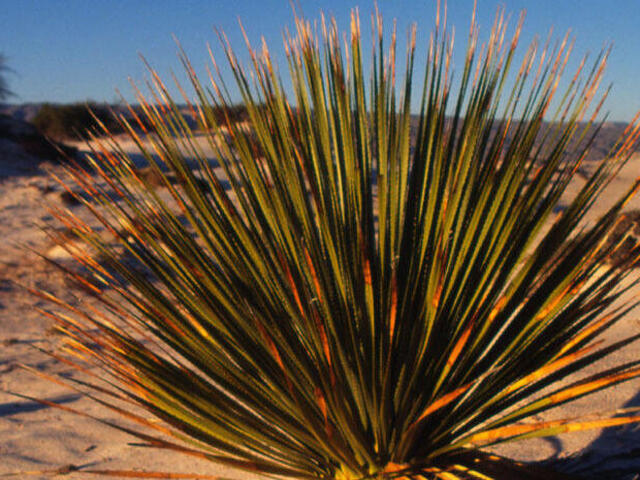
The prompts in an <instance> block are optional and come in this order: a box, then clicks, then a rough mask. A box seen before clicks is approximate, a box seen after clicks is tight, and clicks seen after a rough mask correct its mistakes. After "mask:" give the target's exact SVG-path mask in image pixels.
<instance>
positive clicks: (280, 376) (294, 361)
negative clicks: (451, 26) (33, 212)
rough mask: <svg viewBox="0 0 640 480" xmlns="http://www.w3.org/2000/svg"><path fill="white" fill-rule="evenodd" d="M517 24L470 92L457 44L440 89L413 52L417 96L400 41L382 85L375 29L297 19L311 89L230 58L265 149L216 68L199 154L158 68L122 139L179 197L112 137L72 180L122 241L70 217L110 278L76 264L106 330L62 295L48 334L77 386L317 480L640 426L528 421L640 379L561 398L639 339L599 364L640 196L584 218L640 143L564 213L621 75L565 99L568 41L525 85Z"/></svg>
mask: <svg viewBox="0 0 640 480" xmlns="http://www.w3.org/2000/svg"><path fill="white" fill-rule="evenodd" d="M522 21H523V17H521V19H520V21H519V23H518V25H517V27H516V28H515V30H514V31H513V32H512V33H511V34H508V32H507V29H508V27H507V22H506V21H505V19H504V12H499V13H498V15H497V17H496V21H495V23H494V26H493V29H492V31H491V34H490V37H489V39H488V41H487V42H486V43H485V44H483V45H482V46H479V45H478V28H477V25H476V23H475V21H474V20H472V22H471V26H470V30H469V34H468V40H467V42H468V44H467V50H466V56H465V61H464V65H463V68H462V71H461V76H460V78H459V81H457V83H456V84H454V82H453V75H452V63H453V62H452V54H453V38H452V35H451V34H450V32H449V30H448V29H447V28H446V26H444V24H445V23H446V22H440V20H439V19H438V20H437V21H436V25H435V29H434V31H433V33H432V35H431V37H430V41H429V44H428V57H427V58H426V62H425V70H424V73H422V74H417V73H416V69H417V67H416V58H415V55H416V53H415V52H416V29H415V27H413V28H412V29H411V30H410V32H409V35H408V42H407V50H406V56H405V62H404V69H403V70H402V74H400V73H398V72H399V71H400V66H399V65H400V64H401V62H398V61H397V60H396V50H397V41H396V33H395V30H394V32H393V34H392V35H391V39H390V42H389V44H388V46H387V45H386V44H385V39H384V35H383V24H382V19H381V17H380V16H379V15H377V14H376V15H375V16H374V17H373V22H372V25H373V45H372V49H371V52H370V60H365V57H366V56H367V55H368V54H367V53H366V52H364V51H363V42H362V40H361V28H360V19H359V17H358V14H357V12H354V13H353V14H352V16H351V26H350V29H349V31H348V32H347V33H346V35H345V38H344V44H343V42H342V37H341V35H340V32H339V30H338V27H337V24H336V21H335V19H328V20H327V19H325V18H324V17H323V18H322V19H321V21H320V22H319V24H317V26H316V24H314V26H312V25H311V23H310V22H309V21H307V20H305V19H303V18H296V22H295V31H294V32H286V34H285V51H286V60H287V63H286V65H287V66H288V70H289V72H288V73H289V78H290V80H291V82H290V88H285V86H284V84H283V81H282V79H281V74H280V73H279V71H278V69H277V68H276V65H275V64H274V62H273V61H272V57H271V55H270V53H269V50H268V49H267V47H266V45H262V47H261V48H260V50H259V51H256V50H254V49H253V48H252V47H251V46H250V45H249V42H248V41H247V45H248V51H249V54H250V66H249V67H247V68H245V67H244V66H243V65H242V64H241V62H240V60H239V59H238V57H237V56H236V54H235V52H234V50H233V49H232V48H231V46H230V45H229V42H228V41H227V39H226V37H225V36H224V34H220V39H221V42H222V45H223V47H224V55H225V57H226V60H227V62H228V64H229V67H230V69H231V72H232V74H233V84H234V89H237V91H238V92H239V94H240V95H241V97H242V102H243V104H244V105H245V107H246V115H247V123H246V124H244V125H243V124H239V123H236V122H234V121H232V119H233V118H234V115H235V114H234V111H235V110H234V107H233V103H232V102H231V100H230V94H229V90H230V87H228V86H227V83H226V80H225V79H224V78H222V76H221V75H220V72H219V70H218V67H217V63H216V60H215V59H214V56H213V54H212V56H211V59H212V69H211V72H210V77H209V82H208V84H207V85H205V84H203V83H201V81H200V79H199V78H198V77H197V76H196V74H195V73H194V69H193V68H192V66H191V64H190V62H189V60H188V58H187V57H186V55H185V54H184V53H181V60H182V63H183V65H184V67H185V69H186V72H187V74H188V76H189V80H190V83H191V86H192V87H193V89H194V91H195V101H194V100H193V99H191V98H190V97H189V96H188V95H187V94H186V93H184V90H183V88H182V87H181V86H180V85H179V84H178V85H177V86H178V89H179V91H180V92H182V95H183V100H182V101H184V102H185V103H186V104H187V106H188V108H189V111H190V113H191V116H192V118H193V119H195V120H196V121H197V123H198V125H197V127H194V128H196V129H197V130H198V131H199V132H203V133H201V134H198V135H196V134H195V133H194V129H192V128H191V127H190V126H189V124H188V123H187V121H186V120H185V117H184V116H183V114H182V112H181V107H180V106H179V105H178V103H176V101H174V100H173V99H172V98H171V95H170V94H169V91H168V88H167V87H166V86H165V84H164V83H163V82H162V80H161V79H160V78H159V76H158V75H157V74H156V73H155V71H153V70H152V69H150V74H151V85H150V87H151V89H150V93H149V96H148V97H145V96H144V95H143V94H142V93H141V92H140V91H138V90H136V93H137V102H139V105H140V109H141V110H142V111H143V114H140V115H139V114H138V113H136V112H135V111H134V110H133V109H132V110H131V112H132V117H133V118H134V120H133V121H132V122H129V121H128V120H127V119H126V118H125V117H124V116H121V117H120V122H121V126H122V128H123V129H124V130H125V131H126V132H127V134H128V136H129V138H130V140H132V141H133V142H135V144H136V145H137V146H138V148H139V152H140V154H141V155H142V156H144V158H145V159H146V161H147V162H148V165H149V166H150V168H151V169H152V170H153V171H155V173H156V174H157V176H159V178H160V179H164V187H163V189H162V192H161V191H160V190H158V187H157V185H151V184H150V183H149V182H148V181H147V180H145V179H144V178H142V177H140V176H139V175H138V174H137V171H138V170H137V168H136V165H134V161H133V159H132V157H131V156H130V155H129V154H128V153H127V152H126V151H125V150H124V148H123V147H121V145H120V144H119V143H118V142H119V141H118V140H117V139H116V138H115V137H106V138H105V137H102V136H101V134H102V133H105V134H108V133H109V132H108V129H103V130H104V131H100V129H98V131H96V132H95V134H94V136H93V138H92V141H91V142H90V145H91V147H92V149H93V152H92V154H91V155H90V156H89V162H90V163H91V166H92V169H93V175H97V178H98V180H96V177H95V176H91V175H88V174H87V173H86V172H85V171H84V170H82V169H81V168H80V167H74V166H71V167H69V174H70V175H71V177H72V179H73V182H74V183H75V186H74V187H73V188H74V191H77V189H78V188H80V189H82V190H83V191H84V193H83V195H82V196H79V198H78V199H79V201H81V202H82V203H83V204H84V205H85V206H86V207H87V208H88V209H90V210H91V211H92V213H93V214H94V217H95V220H96V221H97V223H98V224H100V227H102V228H100V229H99V228H95V226H92V225H88V224H86V223H85V222H83V221H81V220H80V219H79V218H77V217H76V216H74V214H73V213H72V212H69V211H66V212H62V211H60V212H57V217H58V218H59V220H60V221H62V222H63V224H64V225H65V226H66V227H68V229H69V231H71V232H72V233H73V235H74V237H77V238H80V239H82V240H83V241H84V242H86V243H87V244H88V245H89V246H90V247H91V250H93V251H94V252H97V253H98V255H99V256H100V259H101V262H97V261H96V260H95V259H94V258H95V257H92V256H90V255H88V254H86V253H84V252H82V251H79V250H75V249H74V250H73V251H71V254H73V255H74V256H75V257H76V259H77V261H78V262H79V264H81V265H82V267H83V269H84V270H83V273H77V272H73V271H70V272H69V275H70V276H72V277H73V278H75V279H76V280H77V282H78V284H79V286H81V287H82V288H83V289H84V290H85V291H86V292H87V293H88V294H89V295H92V296H94V297H95V298H96V299H97V300H98V301H99V302H100V304H101V305H102V309H100V310H89V309H88V307H87V308H84V309H83V307H78V306H72V305H66V304H65V303H64V302H62V301H60V300H58V299H55V298H53V297H51V296H49V295H48V294H46V293H44V292H40V295H41V296H43V297H45V298H47V299H48V300H50V301H52V302H54V303H55V305H56V306H57V307H62V308H66V309H67V310H68V313H59V310H56V309H52V310H51V311H50V312H48V314H49V315H50V316H52V317H53V318H55V320H56V322H57V325H58V329H59V331H60V332H61V333H63V334H64V335H65V336H66V339H67V345H66V347H65V352H66V353H67V354H68V355H62V356H59V358H61V359H63V361H65V362H67V363H68V364H69V365H73V366H75V367H76V368H77V369H78V370H79V373H81V374H82V376H81V377H82V378H81V377H77V378H72V379H58V380H57V381H62V382H64V383H65V384H68V385H69V386H70V387H71V388H74V389H76V390H78V391H80V392H83V393H84V394H85V395H86V396H87V397H89V398H91V399H93V400H95V401H96V402H99V403H100V404H101V405H103V406H104V407H105V408H107V409H111V410H112V411H115V412H117V413H119V414H121V415H122V417H123V420H126V421H128V422H129V423H128V424H127V425H126V426H125V425H124V424H115V423H110V422H108V421H106V420H99V421H102V422H103V423H107V424H109V425H113V426H114V427H115V428H119V429H121V430H123V431H126V432H128V433H130V434H131V435H133V436H135V437H137V438H138V439H139V440H140V441H142V442H144V443H145V444H147V445H148V446H153V447H157V448H161V449H168V450H172V451H177V452H181V453H183V454H185V455H191V456H194V457H198V458H205V459H209V460H211V461H214V462H219V463H222V464H225V465H228V466H231V467H237V468H241V469H245V470H249V471H253V472H259V473H264V474H274V475H280V476H285V477H293V478H299V479H311V478H323V479H334V480H355V479H358V480H359V479H362V480H364V479H371V478H378V479H383V478H384V479H392V478H416V479H418V478H428V479H435V478H447V479H455V478H491V477H492V476H493V474H492V473H491V472H495V471H497V470H496V467H495V465H493V466H492V464H495V463H496V462H493V461H492V458H494V457H491V456H489V455H485V454H483V453H482V452H481V449H483V448H485V447H488V446H491V445H496V444H499V443H502V442H509V441H516V440H521V439H525V438H532V437H540V436H548V435H557V434H560V433H564V432H572V431H576V430H582V429H587V428H601V427H605V426H611V425H620V424H623V423H628V422H636V421H639V420H640V415H638V414H634V413H633V412H627V413H626V414H624V415H623V416H618V417H615V418H607V417H595V419H594V418H590V419H583V420H580V419H578V420H575V419H559V420H554V421H545V422H540V421H535V420H532V419H531V417H532V416H534V415H536V414H539V413H540V412H543V411H546V410H549V409H551V408H555V407H558V406H560V405H563V404H565V403H566V402H569V401H571V400H574V399H576V398H580V397H582V396H584V395H588V394H590V393H593V392H596V391H599V390H602V389H604V388H609V387H612V386H614V385H616V384H618V383H620V382H623V381H626V380H629V379H631V378H635V377H637V376H639V375H640V361H639V360H636V361H632V362H630V363H627V364H623V365H617V366H615V367H613V368H611V369H609V370H606V371H602V372H600V373H598V374H596V375H593V376H590V377H587V378H582V379H580V380H577V381H574V382H573V383H570V384H566V382H565V383H562V382H560V381H561V380H563V379H565V378H566V377H567V376H569V375H571V374H574V373H577V372H580V371H581V369H582V368H583V367H585V366H586V365H591V364H593V363H594V362H596V361H597V360H599V359H601V358H603V357H605V356H607V355H609V354H610V353H612V352H614V351H616V350H618V349H620V348H622V347H624V346H625V345H627V344H629V343H630V342H633V341H635V340H636V339H637V338H638V335H637V334H634V335H632V336H630V337H629V338H628V339H625V340H622V341H619V342H617V343H615V344H612V345H606V346H603V345H602V344H601V343H600V342H599V340H598V339H599V336H600V335H601V334H602V333H603V332H604V331H605V330H607V329H608V328H610V327H611V326H612V325H613V324H614V323H615V322H617V321H619V320H620V319H621V318H623V316H624V315H625V314H626V313H627V312H628V311H629V310H630V309H631V308H632V307H633V306H634V305H635V304H623V305H620V304H619V303H616V300H618V299H619V298H620V296H621V295H622V293H624V291H625V290H626V289H629V288H631V286H633V285H635V284H636V283H637V281H638V278H637V274H635V273H634V272H633V270H632V269H631V266H632V264H633V263H634V261H635V259H636V258H637V255H638V253H640V251H639V250H638V246H637V245H634V246H633V247H632V248H631V251H632V253H633V254H630V255H627V256H625V258H624V259H623V260H621V261H619V262H614V263H608V264H607V263H606V262H605V260H606V259H607V257H608V255H609V252H608V251H606V250H605V249H604V248H603V246H604V245H605V243H606V241H607V238H609V239H610V240H609V241H611V238H612V237H611V234H612V232H615V227H616V221H617V220H616V219H617V218H619V213H620V212H621V210H622V208H623V207H624V205H625V203H626V202H627V201H628V200H629V199H630V198H631V196H632V195H633V194H635V191H636V190H637V189H638V188H640V181H636V183H635V184H634V185H633V186H632V187H631V188H630V189H629V191H627V192H625V193H623V194H622V196H621V198H620V200H619V201H618V202H617V203H615V205H614V206H613V207H612V208H611V209H610V210H609V211H608V212H607V213H606V214H605V215H603V216H602V217H601V218H599V219H598V220H597V221H596V222H594V223H592V224H585V223H584V222H583V220H584V216H585V214H586V212H587V211H588V209H589V207H590V206H591V205H592V204H593V202H594V201H595V199H596V198H597V195H598V194H599V193H600V192H601V191H602V189H603V188H604V186H605V185H606V184H607V182H608V181H609V180H610V179H611V178H612V176H613V175H615V173H616V172H617V171H618V170H619V169H620V168H621V166H622V165H623V164H624V163H625V162H626V161H627V160H628V159H629V157H630V155H631V154H632V152H633V149H634V147H635V145H636V142H637V140H638V136H639V135H640V127H639V126H638V123H637V122H635V121H634V123H632V124H631V125H629V127H628V128H627V130H626V131H625V134H624V136H623V137H622V138H621V139H620V140H619V142H618V143H617V144H616V145H615V147H614V148H612V149H611V151H610V152H609V153H608V155H607V156H606V158H604V159H603V160H602V161H601V162H600V163H599V165H598V167H597V168H596V169H595V170H594V173H593V174H592V175H590V177H589V178H588V180H587V181H586V182H585V184H584V187H583V188H582V189H581V190H580V191H579V192H578V193H577V195H576V196H575V197H574V198H573V199H571V201H570V203H569V204H568V207H567V208H566V209H565V210H564V211H562V212H561V213H560V214H555V213H554V207H556V205H557V204H558V202H559V200H560V198H561V196H562V194H563V192H564V191H565V189H566V187H567V185H568V184H569V182H570V181H571V180H572V178H573V176H574V174H575V173H576V171H577V170H578V168H579V167H580V165H581V162H582V159H583V158H584V157H585V155H586V154H587V153H588V152H589V148H590V146H591V145H592V142H593V141H594V138H595V135H596V134H597V131H598V129H599V126H600V125H601V124H599V123H598V122H596V120H595V119H596V118H597V117H598V113H599V111H600V109H601V106H602V101H599V103H598V102H595V103H594V102H593V100H594V98H596V94H597V91H598V87H599V84H600V82H601V79H602V74H603V70H604V67H605V63H606V60H607V56H608V52H603V53H602V54H601V55H600V56H599V57H598V58H597V59H596V61H595V63H594V65H593V68H592V69H591V70H587V69H585V62H584V61H583V62H582V63H581V64H580V66H579V67H578V69H577V71H576V72H575V75H574V76H573V77H572V78H571V80H570V81H569V82H566V84H565V83H562V82H560V79H561V76H562V75H563V72H564V69H565V66H566V64H567V61H568V58H569V54H570V52H571V50H572V43H571V42H570V41H569V39H568V37H565V38H564V39H562V41H561V42H559V43H558V44H556V45H555V46H552V45H549V44H547V45H546V46H541V45H539V44H538V43H537V41H534V42H533V43H532V44H531V45H530V46H529V47H528V48H527V49H526V51H525V52H524V55H523V56H522V60H521V62H520V63H519V65H514V62H515V58H516V46H517V44H518V38H519V36H520V32H521V28H522ZM367 69H368V70H369V73H368V74H367V73H365V72H366V70H367ZM288 92H291V93H288ZM604 96H605V97H606V93H605V95H604ZM592 103H594V105H595V108H591V104H592ZM416 104H417V105H418V107H417V115H415V117H414V116H413V115H412V108H414V105H416ZM221 111H222V112H228V114H225V115H224V116H223V118H221V117H220V115H219V112H221ZM545 119H548V120H549V121H548V122H546V121H544V120H545ZM136 123H137V125H136ZM147 126H151V127H150V129H148V128H147ZM507 139H508V140H507ZM211 152H212V153H213V156H214V157H215V158H216V162H217V163H216V162H211V161H210V156H211V155H210V154H209V153H211ZM155 183H156V184H157V182H155ZM163 192H164V193H163ZM105 232H111V236H107V235H106V234H105ZM578 233H580V235H578ZM614 236H615V234H614ZM569 238H573V239H574V240H573V241H570V242H568V241H567V239H569ZM114 239H115V240H114ZM63 240H64V239H62V238H61V239H59V241H61V242H63ZM618 240H619V241H623V240H624V239H623V238H622V236H620V238H619V239H618ZM613 245H614V246H615V245H616V241H615V239H614V240H613ZM123 250H124V251H125V252H126V254H127V261H124V260H123V256H122V252H123ZM625 280H628V281H627V282H626V283H623V281H625ZM53 355H56V356H57V357H58V354H56V353H53ZM87 364H89V365H91V366H92V368H91V369H88V368H86V365H87ZM60 408H64V409H65V410H72V409H71V408H70V407H67V406H64V407H62V406H61V407H60ZM140 408H141V409H142V410H143V411H144V412H145V414H140V413H139V409H140ZM76 413H79V414H83V413H82V412H76ZM83 415H86V416H88V414H83ZM149 415H152V416H153V417H154V419H153V420H150V419H149ZM102 473H103V474H104V473H105V472H104V471H102ZM120 473H122V472H120ZM130 473H131V475H134V476H135V475H136V474H135V473H133V472H130ZM138 475H139V476H141V477H142V476H143V474H142V473H139V474H138ZM144 475H148V476H149V475H152V473H146V474H144ZM167 475H168V474H167ZM483 475H484V476H483ZM168 478H172V477H169V476H168ZM175 478H178V477H175ZM522 478H526V477H525V476H524V474H523V476H522Z"/></svg>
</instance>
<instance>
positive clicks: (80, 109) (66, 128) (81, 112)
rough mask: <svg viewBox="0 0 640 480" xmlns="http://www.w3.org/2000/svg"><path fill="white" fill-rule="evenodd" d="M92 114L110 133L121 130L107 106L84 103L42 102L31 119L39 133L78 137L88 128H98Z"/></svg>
mask: <svg viewBox="0 0 640 480" xmlns="http://www.w3.org/2000/svg"><path fill="white" fill-rule="evenodd" d="M92 113H93V114H92ZM94 115H95V117H97V119H98V120H99V121H100V122H102V123H103V124H104V125H105V126H106V127H107V128H108V129H109V131H111V132H112V133H119V132H121V131H122V127H121V126H120V124H119V123H118V121H117V119H116V118H115V117H114V116H113V114H112V113H111V111H110V110H109V108H108V107H105V106H101V105H96V104H84V103H74V104H70V105H52V104H48V103H47V104H44V105H43V106H42V108H41V109H40V111H39V112H38V113H37V114H36V116H35V118H34V119H33V124H34V125H35V126H36V128H38V130H40V132H41V133H43V134H44V135H46V136H48V137H51V138H55V139H71V138H79V137H81V136H83V135H84V133H85V132H86V131H87V130H88V129H95V128H99V127H98V121H97V120H96V118H95V117H94Z"/></svg>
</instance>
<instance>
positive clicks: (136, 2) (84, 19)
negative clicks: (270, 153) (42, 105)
mask: <svg viewBox="0 0 640 480" xmlns="http://www.w3.org/2000/svg"><path fill="white" fill-rule="evenodd" d="M300 3H301V5H302V8H303V10H304V14H305V15H306V16H307V17H308V18H311V19H313V18H316V17H317V16H318V13H319V11H320V10H323V11H324V12H325V13H333V14H335V15H336V17H337V19H338V21H339V24H340V25H341V26H343V27H344V26H347V25H348V18H349V11H350V9H351V8H352V7H354V6H359V9H360V12H361V16H362V18H363V22H362V23H363V26H364V25H367V26H368V25H369V22H368V19H369V15H370V13H371V11H372V10H373V1H372V0H359V1H358V0H326V1H318V0H315V1H312V0H301V2H300ZM378 4H379V7H380V10H381V11H382V13H383V16H384V18H385V21H386V22H387V24H388V25H389V24H390V23H391V20H392V19H393V18H397V19H398V27H399V31H400V32H404V31H406V29H407V27H408V25H409V24H410V23H411V22H416V23H417V24H418V32H419V40H422V42H423V43H426V39H427V38H428V33H429V31H430V30H431V27H432V25H433V19H434V14H435V0H421V1H409V0H378ZM499 4H502V5H505V7H506V9H507V11H508V12H512V13H513V14H514V16H517V14H518V12H519V11H520V10H522V9H523V8H524V9H527V21H526V23H525V29H524V35H523V42H522V44H523V45H522V46H524V43H526V42H528V41H530V40H531V38H533V36H534V35H535V34H541V35H542V36H546V33H547V31H548V29H549V27H551V26H553V27H554V28H555V31H556V32H557V35H561V34H563V33H564V32H565V31H566V30H567V29H568V28H572V32H573V34H574V35H575V36H576V38H577V41H576V49H575V54H574V58H575V60H576V61H577V60H578V57H580V56H582V54H584V53H586V52H592V53H593V54H596V53H598V52H599V51H600V49H601V48H602V46H603V45H604V44H605V43H607V42H613V44H614V49H613V53H612V56H611V59H610V62H609V67H608V70H607V72H608V73H607V76H606V81H608V82H612V83H613V91H612V94H611V96H610V98H609V100H608V102H607V104H606V105H607V107H608V110H609V111H610V112H611V119H613V120H629V119H630V118H631V117H632V116H633V114H634V113H635V111H636V110H638V109H640V0H609V1H606V0H537V1H536V0H529V1H526V0H501V1H500V2H498V1H496V0H478V10H479V22H480V25H481V32H485V34H486V32H487V31H488V30H489V29H490V27H491V23H492V20H493V16H494V13H495V9H496V7H497V6H498V5H499ZM472 6H473V0H449V17H450V22H449V23H450V24H452V25H454V26H455V27H456V30H457V31H458V32H459V33H460V35H459V36H458V38H459V40H460V41H458V42H457V49H456V52H457V53H458V55H457V57H458V58H460V57H462V56H463V50H464V47H465V44H464V43H465V42H464V40H465V39H464V36H465V34H466V31H467V28H468V24H469V18H470V14H471V11H472ZM238 17H239V18H241V19H242V22H243V24H244V26H245V28H246V29H247V31H248V33H249V35H250V38H251V40H252V41H255V42H256V43H257V40H258V39H259V38H260V36H261V35H264V36H265V37H266V39H267V42H268V43H269V45H270V49H271V51H272V52H273V53H280V55H279V58H281V59H282V58H283V57H284V54H283V50H282V41H281V32H282V29H283V28H284V27H285V26H291V25H292V18H293V17H292V14H291V8H290V3H289V0H263V1H258V0H181V1H178V0H173V1H169V0H55V1H54V0H20V1H6V2H3V5H2V24H3V25H2V28H0V53H3V54H4V55H5V57H6V58H7V61H8V66H9V67H10V68H11V69H12V70H13V71H14V73H12V74H9V75H8V81H9V86H10V87H11V89H12V90H13V91H14V92H15V93H16V94H17V96H16V97H14V98H12V99H11V101H12V103H22V102H42V101H50V102H73V101H85V100H89V99H91V100H96V101H106V102H111V101H115V100H116V99H117V96H116V94H115V89H116V88H118V89H120V90H121V91H122V92H123V93H124V94H125V96H126V97H128V98H131V96H130V95H129V94H130V91H131V90H130V87H129V84H128V80H127V78H128V77H131V78H133V79H134V80H135V81H142V80H144V78H145V70H144V67H143V66H142V64H141V61H140V59H139V57H138V53H141V54H143V55H144V56H145V57H146V58H147V59H148V60H149V62H150V63H151V64H152V65H153V66H154V67H155V68H157V69H158V70H159V71H160V73H161V74H162V75H163V76H167V75H168V74H169V72H170V71H171V70H172V69H173V70H177V71H179V70H180V64H179V61H178V59H177V57H176V46H175V44H174V42H173V40H172V34H175V35H176V36H177V37H178V38H179V39H180V41H181V43H182V44H183V46H184V47H185V49H186V50H187V52H188V53H189V55H190V57H191V60H192V62H193V63H194V64H195V65H196V66H198V65H201V66H204V65H205V63H206V62H207V53H206V43H207V42H210V43H212V45H214V46H215V45H216V41H217V40H216V36H215V33H214V31H213V27H214V26H215V27H220V28H222V29H223V30H224V31H225V32H227V34H228V35H229V37H230V39H231V42H232V44H233V45H235V46H237V47H238V48H239V49H240V48H241V47H243V45H244V44H243V41H242V36H241V34H240V30H239V28H238V23H237V19H238ZM514 22H515V19H514ZM463 32H464V33H463ZM481 37H482V35H481ZM402 38H404V36H403V37H402ZM483 38H486V36H485V37H483ZM218 51H219V50H218Z"/></svg>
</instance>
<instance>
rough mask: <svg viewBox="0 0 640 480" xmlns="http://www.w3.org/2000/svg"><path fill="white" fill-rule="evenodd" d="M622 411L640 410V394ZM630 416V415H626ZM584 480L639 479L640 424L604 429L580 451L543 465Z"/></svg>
mask: <svg viewBox="0 0 640 480" xmlns="http://www.w3.org/2000/svg"><path fill="white" fill-rule="evenodd" d="M623 408H640V391H638V392H637V393H636V394H635V395H634V396H633V397H632V398H631V399H630V400H629V401H628V402H627V403H625V405H624V407H623ZM627 415H628V414H627ZM542 464H543V465H545V466H547V467H551V468H553V469H554V470H558V471H561V472H566V473H569V474H572V475H574V476H578V477H580V478H584V479H594V480H595V479H602V480H635V479H638V478H640V425H638V424H627V425H621V426H617V427H610V428H605V429H603V430H602V432H601V433H600V435H599V436H598V437H597V438H596V439H595V440H594V441H593V442H591V443H590V444H589V445H587V446H586V447H585V448H584V449H583V450H581V451H580V452H577V453H575V454H574V455H571V456H569V457H566V458H555V457H554V458H551V459H550V460H547V461H545V462H543V463H542Z"/></svg>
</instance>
